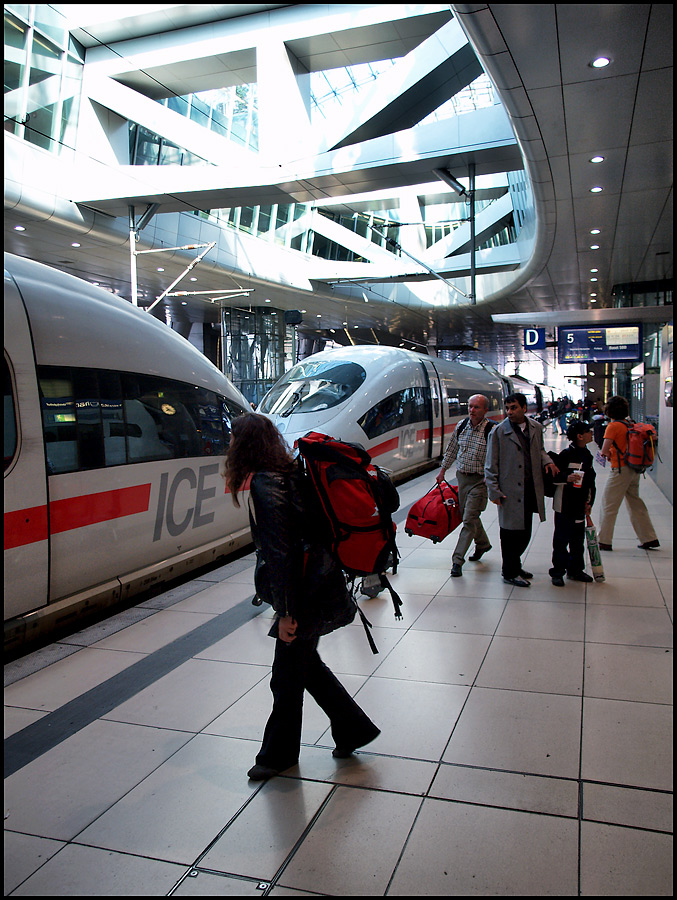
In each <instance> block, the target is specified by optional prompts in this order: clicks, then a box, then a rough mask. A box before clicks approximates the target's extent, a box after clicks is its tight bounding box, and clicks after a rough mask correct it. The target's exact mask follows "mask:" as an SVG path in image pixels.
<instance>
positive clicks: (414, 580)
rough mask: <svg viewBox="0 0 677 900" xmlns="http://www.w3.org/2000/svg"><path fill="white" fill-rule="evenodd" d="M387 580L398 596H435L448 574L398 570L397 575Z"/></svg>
mask: <svg viewBox="0 0 677 900" xmlns="http://www.w3.org/2000/svg"><path fill="white" fill-rule="evenodd" d="M449 568H450V569H451V566H449ZM388 579H389V581H390V582H391V584H392V586H393V587H394V588H395V590H396V591H397V593H398V594H399V593H401V592H404V593H409V594H421V593H425V594H428V593H430V594H436V593H437V591H439V589H440V588H441V587H442V585H443V584H445V582H446V581H447V580H448V579H449V572H448V571H447V570H441V569H416V568H407V569H398V570H397V574H396V575H393V576H392V578H391V577H390V576H388Z"/></svg>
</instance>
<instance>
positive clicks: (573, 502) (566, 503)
mask: <svg viewBox="0 0 677 900" xmlns="http://www.w3.org/2000/svg"><path fill="white" fill-rule="evenodd" d="M567 437H568V438H569V440H570V441H571V443H570V444H569V446H568V447H567V448H565V449H564V450H562V451H561V453H558V454H557V455H556V456H555V461H556V465H557V467H558V468H559V474H558V475H556V476H555V478H554V481H555V484H556V485H559V486H558V487H557V489H556V491H555V496H554V498H553V504H552V506H553V509H554V510H555V530H554V532H553V536H552V568H551V569H550V577H551V578H552V583H553V584H554V585H556V586H557V587H564V575H565V574H566V575H567V577H568V578H569V579H571V581H592V580H593V579H592V578H591V577H590V575H588V574H587V573H586V572H585V571H584V569H585V517H586V515H590V513H591V512H592V504H593V503H594V502H595V469H594V467H593V465H592V453H590V451H589V450H588V448H587V446H586V445H587V444H589V443H590V441H591V440H592V426H591V425H589V424H588V423H587V422H581V421H577V422H572V423H571V425H569V427H568V428H567Z"/></svg>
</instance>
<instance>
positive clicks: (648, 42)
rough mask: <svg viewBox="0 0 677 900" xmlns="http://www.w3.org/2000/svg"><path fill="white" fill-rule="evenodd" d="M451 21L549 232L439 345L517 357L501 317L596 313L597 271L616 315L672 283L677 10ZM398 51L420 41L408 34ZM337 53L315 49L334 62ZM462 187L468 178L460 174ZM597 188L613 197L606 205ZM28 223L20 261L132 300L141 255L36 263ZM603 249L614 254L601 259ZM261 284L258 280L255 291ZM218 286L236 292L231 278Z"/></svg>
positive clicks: (150, 277)
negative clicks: (648, 287) (481, 71)
mask: <svg viewBox="0 0 677 900" xmlns="http://www.w3.org/2000/svg"><path fill="white" fill-rule="evenodd" d="M277 6H289V4H278V5H276V4H244V5H231V4H229V5H225V6H224V5H194V6H180V7H177V6H174V7H165V8H164V9H163V10H160V11H157V10H158V9H159V8H157V7H149V6H147V7H145V10H146V12H145V13H139V14H138V15H135V16H132V17H127V18H123V19H119V20H118V21H114V22H110V21H108V22H106V21H104V22H100V23H98V24H97V23H92V22H89V23H87V24H86V25H85V26H83V31H82V33H81V34H79V35H77V36H78V38H79V40H81V41H82V42H83V43H85V44H86V45H88V44H87V42H88V41H90V42H92V44H93V43H96V42H97V41H98V40H105V41H116V40H120V39H126V38H129V37H130V36H139V35H140V34H150V33H155V32H156V31H158V30H160V31H162V30H169V29H171V28H176V27H185V26H186V25H193V24H204V23H206V22H210V21H219V20H221V19H222V18H224V17H226V18H227V17H230V16H232V15H243V14H244V15H248V14H252V13H257V12H265V11H267V10H271V9H274V8H276V7H277ZM61 8H64V7H61ZM82 8H83V7H81V6H78V7H77V9H82ZM97 8H98V9H99V10H100V9H101V7H100V6H99V7H97ZM141 9H144V7H141ZM150 9H154V10H156V11H153V12H148V10H150ZM451 9H452V10H453V11H454V14H455V15H456V16H457V17H458V19H459V21H460V23H461V25H462V27H463V29H464V30H465V32H466V34H467V35H468V36H469V38H470V40H471V42H472V43H473V45H474V46H475V49H476V51H477V52H478V54H479V55H480V57H481V59H482V62H483V65H484V66H485V68H486V70H487V71H488V73H489V74H490V76H491V77H492V79H493V81H494V83H495V84H496V86H497V88H498V90H499V92H500V95H501V99H502V100H503V102H504V104H505V106H506V109H507V110H508V113H509V115H510V117H511V120H512V124H513V127H514V129H515V133H516V135H517V137H518V140H519V142H520V146H521V149H522V151H523V153H524V155H525V158H526V161H527V167H528V170H529V174H530V176H531V178H532V181H533V183H534V187H535V191H536V194H537V196H538V199H539V204H540V209H541V221H542V231H541V235H540V251H539V252H540V257H539V261H538V264H537V265H535V266H533V267H532V270H531V271H530V272H529V273H528V279H527V278H526V277H525V283H524V284H523V285H521V286H520V287H519V289H518V290H515V291H513V292H512V294H511V295H510V296H503V297H497V298H495V299H493V300H492V301H491V302H488V303H481V304H480V305H479V306H478V307H476V308H474V309H466V310H464V309H462V308H461V307H453V308H451V309H449V310H445V309H443V308H437V309H436V310H435V313H434V315H435V317H436V319H437V324H438V330H439V332H440V333H444V334H446V335H447V338H448V340H450V341H452V342H454V341H455V342H456V343H472V342H473V339H475V338H480V339H484V340H485V341H490V342H492V344H493V345H497V344H500V343H502V342H503V340H505V341H509V342H513V343H514V336H515V332H514V329H510V330H508V327H507V326H501V329H504V330H501V329H498V330H497V326H495V325H494V324H493V323H492V322H491V318H490V317H491V314H492V313H507V312H530V311H534V312H539V311H540V312H546V311H550V310H572V309H588V308H590V300H589V294H590V292H591V287H592V283H591V282H590V278H591V272H590V269H591V268H598V269H599V273H598V274H597V276H596V277H598V279H599V281H598V282H597V293H598V295H599V304H600V305H611V296H610V295H611V290H612V287H613V285H615V284H618V283H624V282H637V281H653V280H662V279H671V278H672V268H673V262H672V242H673V240H672V6H671V5H669V4H604V5H579V4H529V5H528V4H484V5H479V4H478V5H473V4H469V5H453V6H452V7H451ZM398 24H399V23H398ZM84 27H86V32H87V33H85V30H84ZM371 32H372V33H371V36H370V40H373V41H383V43H384V45H385V44H387V42H388V41H389V40H391V39H394V38H393V37H392V35H390V34H389V33H387V32H386V30H385V26H384V32H383V34H382V35H381V36H380V37H379V35H378V31H377V29H375V28H374V27H372V29H371ZM396 37H397V39H398V40H405V41H406V40H407V39H409V38H408V37H407V35H404V34H399V35H397V36H396ZM307 43H308V46H304V45H303V42H301V41H299V43H298V46H297V47H296V52H297V54H299V55H301V56H304V55H305V56H307V57H308V60H309V64H310V65H315V63H314V62H313V61H312V58H311V57H312V51H313V48H312V47H311V42H307ZM89 45H91V44H89ZM334 49H335V48H328V47H324V46H323V47H319V46H316V47H315V48H314V50H315V51H316V52H317V53H320V54H321V53H325V52H330V51H331V52H334ZM602 54H603V55H606V56H608V57H610V58H611V60H612V62H611V65H609V66H608V67H606V68H604V69H593V68H591V67H590V65H589V63H590V62H591V60H592V59H594V58H596V57H597V56H599V55H602ZM367 55H369V54H367ZM597 154H599V155H602V156H604V157H605V160H604V162H603V163H601V164H599V165H593V164H591V163H590V162H589V160H590V158H591V157H592V156H594V155H597ZM454 174H455V175H456V176H457V177H459V176H461V177H463V176H464V175H465V173H464V172H461V171H456V170H455V171H454ZM594 185H600V186H602V187H603V188H604V190H603V191H602V192H601V193H599V194H592V193H590V188H591V187H593V186H594ZM18 221H21V220H20V218H17V217H16V216H13V214H12V212H11V211H8V212H7V214H6V220H5V236H6V243H5V246H6V249H7V250H9V251H11V252H18V253H21V254H23V255H32V256H33V257H34V258H36V259H41V260H42V261H44V262H48V263H50V264H52V265H58V266H59V267H60V268H64V269H68V270H69V271H74V272H75V273H76V274H81V275H82V276H83V277H86V278H88V279H89V280H100V281H101V282H102V283H110V284H111V286H115V285H116V284H117V285H119V286H120V287H121V288H122V290H123V291H124V290H125V289H126V288H127V282H128V266H129V255H128V249H127V246H126V244H125V243H124V242H121V243H120V246H118V247H111V246H110V245H106V244H105V243H104V242H99V243H100V244H101V246H98V244H97V242H96V240H95V239H92V242H91V243H92V248H91V252H88V254H87V261H86V263H85V264H83V263H82V262H81V261H80V260H79V259H78V258H75V257H74V255H71V253H65V252H64V247H70V241H71V240H73V239H74V238H73V235H72V234H71V233H70V232H67V231H65V230H61V229H60V226H59V225H58V224H56V223H55V222H45V223H43V224H41V225H37V226H36V224H35V223H34V224H33V226H32V232H33V235H32V237H31V240H32V242H33V243H32V249H31V250H30V251H29V252H27V251H26V243H25V240H24V239H23V238H21V237H20V236H18V235H17V233H16V232H15V231H14V230H13V226H14V224H16V223H17V222H18ZM592 228H599V229H600V234H599V235H596V236H593V235H591V234H590V230H591V229H592ZM593 243H596V244H599V248H600V249H599V250H591V249H590V245H591V244H593ZM66 262H68V265H67V264H66ZM182 268H183V264H182V263H181V261H180V260H177V261H176V262H174V263H172V264H171V265H170V266H168V267H167V272H166V273H165V275H164V277H165V279H167V278H169V277H172V278H173V277H176V276H177V275H178V274H179V272H180V271H181V269H182ZM152 269H154V266H150V267H149V269H148V271H147V272H142V273H141V278H142V279H145V284H146V287H148V288H149V289H150V291H151V294H153V295H157V294H158V293H160V291H161V290H162V289H163V288H164V287H165V286H166V283H167V282H166V281H165V282H164V283H158V282H157V279H158V275H157V274H156V273H155V272H154V271H152ZM207 274H209V275H210V276H211V275H212V273H205V275H207ZM216 278H220V275H219V273H218V272H214V273H213V277H212V281H213V280H214V279H216ZM206 280H208V278H203V277H202V276H201V282H202V284H201V286H202V285H204V286H205V287H208V286H210V285H209V284H205V281H206ZM253 283H254V281H253V280H251V279H250V280H249V284H253ZM212 286H213V285H212ZM216 286H219V287H220V286H222V278H220V283H219V284H218V285H216ZM259 288H260V290H261V291H263V290H264V289H265V291H266V297H269V298H270V299H271V300H272V303H273V304H274V305H278V306H279V307H280V308H283V309H284V308H291V307H294V306H297V305H298V302H296V301H297V298H295V297H294V296H293V294H291V293H290V292H289V291H288V290H287V289H284V288H279V287H276V286H275V285H272V284H267V285H265V286H264V285H259ZM330 296H331V293H330V291H328V290H327V291H323V292H322V293H319V294H318V295H317V297H316V298H315V300H314V301H313V299H312V298H307V299H304V305H305V306H306V307H307V308H308V310H309V316H314V315H315V314H316V311H317V313H325V315H326V316H329V315H330V314H331V315H334V314H335V315H334V317H338V318H339V319H340V318H342V317H343V314H342V312H341V311H340V309H342V308H343V306H344V304H343V303H337V302H334V301H333V300H330V299H328V298H329V297H330ZM334 307H336V310H334ZM189 309H192V313H191V317H200V316H202V317H204V318H206V319H208V318H209V317H210V316H211V315H213V314H214V313H215V310H214V309H213V308H212V307H211V306H210V307H207V306H206V305H205V304H199V303H197V302H196V303H195V304H191V306H190V307H189ZM205 310H207V312H205ZM372 310H374V311H376V310H375V304H371V305H370V309H369V314H368V313H367V310H366V307H363V308H362V309H361V310H360V315H361V320H360V322H361V324H363V325H364V326H365V327H367V326H372V327H374V328H379V327H382V328H383V327H386V328H390V330H391V331H397V330H401V331H402V332H406V333H407V334H408V335H410V336H414V335H415V334H420V333H421V330H422V328H426V327H429V325H430V318H429V317H424V316H422V315H421V313H420V312H418V311H411V312H410V311H408V310H407V309H406V308H405V307H402V306H398V305H397V304H391V305H390V307H389V308H385V307H383V308H381V309H378V311H377V312H376V314H374V313H373V312H372ZM184 312H185V310H184ZM480 342H481V343H482V340H480Z"/></svg>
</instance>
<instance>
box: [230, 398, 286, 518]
mask: <svg viewBox="0 0 677 900" xmlns="http://www.w3.org/2000/svg"><path fill="white" fill-rule="evenodd" d="M292 464H293V456H292V454H291V453H290V451H289V448H288V447H287V444H286V443H285V440H284V438H283V437H282V435H281V434H280V432H279V431H278V430H277V428H276V427H275V425H274V424H273V423H272V422H271V421H270V419H267V418H266V417H265V416H262V415H259V414H258V413H246V414H245V415H244V416H238V417H237V418H236V419H233V422H232V426H231V435H230V445H229V447H228V452H227V453H226V462H225V465H224V468H223V473H222V474H223V477H224V478H225V479H226V485H227V487H228V490H229V491H230V492H231V494H232V497H233V503H234V504H235V506H239V505H240V501H239V500H238V497H237V495H238V493H239V492H240V491H241V490H242V487H243V485H244V483H245V481H246V480H247V478H248V477H249V475H254V474H255V473H256V472H286V471H288V470H289V469H290V468H291V467H292Z"/></svg>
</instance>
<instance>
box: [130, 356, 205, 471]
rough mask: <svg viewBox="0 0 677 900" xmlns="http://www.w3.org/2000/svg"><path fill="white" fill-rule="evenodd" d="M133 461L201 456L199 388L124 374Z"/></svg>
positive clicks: (155, 378) (145, 376)
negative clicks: (198, 408) (131, 426)
mask: <svg viewBox="0 0 677 900" xmlns="http://www.w3.org/2000/svg"><path fill="white" fill-rule="evenodd" d="M122 387H123V393H124V408H125V418H126V420H127V424H128V426H129V425H133V426H136V427H135V428H134V432H133V433H132V432H131V431H129V430H128V434H127V447H128V453H129V461H130V462H142V461H144V462H149V461H151V460H158V459H182V458H184V457H189V456H202V438H201V430H200V427H199V415H198V413H197V409H196V406H197V400H198V398H197V397H196V396H195V397H194V396H193V392H194V393H196V394H197V392H198V390H199V389H198V388H194V387H192V386H191V385H184V384H180V383H178V382H169V381H166V380H164V379H162V378H157V377H155V376H153V375H128V374H123V375H122Z"/></svg>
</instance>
